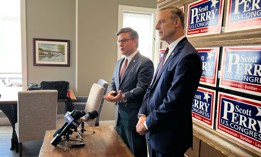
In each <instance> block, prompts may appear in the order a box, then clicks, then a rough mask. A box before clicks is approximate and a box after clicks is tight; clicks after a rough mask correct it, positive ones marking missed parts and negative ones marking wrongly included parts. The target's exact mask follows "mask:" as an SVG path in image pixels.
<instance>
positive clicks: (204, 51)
mask: <svg viewBox="0 0 261 157" xmlns="http://www.w3.org/2000/svg"><path fill="white" fill-rule="evenodd" d="M196 50H197V51H198V53H199V55H200V58H201V61H202V74H201V78H200V83H201V84H205V85H210V86H213V87H216V84H217V69H218V57H219V47H216V48H197V49H196Z"/></svg>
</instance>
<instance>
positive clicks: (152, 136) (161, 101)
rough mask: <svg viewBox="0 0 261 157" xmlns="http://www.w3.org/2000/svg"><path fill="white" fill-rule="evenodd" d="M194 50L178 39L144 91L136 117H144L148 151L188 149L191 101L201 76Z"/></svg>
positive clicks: (183, 40) (184, 40) (200, 68)
mask: <svg viewBox="0 0 261 157" xmlns="http://www.w3.org/2000/svg"><path fill="white" fill-rule="evenodd" d="M201 66H202V63H201V60H200V57H199V55H198V53H197V51H196V50H195V48H194V47H193V46H192V45H191V44H190V43H189V42H188V40H187V38H184V39H182V40H181V41H180V42H179V43H178V44H177V46H176V47H175V49H174V50H173V52H172V53H171V54H170V56H169V58H168V59H167V60H166V62H165V64H164V65H163V67H162V70H161V72H160V73H159V75H158V77H156V78H155V80H154V81H153V82H152V84H151V85H150V87H149V88H148V90H147V92H146V94H145V96H144V100H143V104H142V106H141V108H140V111H139V114H145V115H146V116H147V119H146V124H147V127H148V130H149V132H148V133H147V134H146V138H147V139H148V140H149V143H150V145H151V147H152V149H154V150H156V151H160V152H172V151H173V152H174V151H177V150H181V149H182V150H185V149H188V148H189V147H190V146H191V145H192V140H193V135H192V131H193V130H192V115H191V108H192V101H193V98H194V95H195V92H196V90H197V87H198V84H199V79H200V76H201V73H202V67H201Z"/></svg>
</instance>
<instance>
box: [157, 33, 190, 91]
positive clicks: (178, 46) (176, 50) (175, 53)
mask: <svg viewBox="0 0 261 157" xmlns="http://www.w3.org/2000/svg"><path fill="white" fill-rule="evenodd" d="M185 41H187V38H184V39H182V40H181V41H180V42H179V43H178V45H177V46H176V47H175V48H174V50H173V51H172V52H171V54H170V56H169V58H168V59H167V60H166V62H165V63H164V65H163V67H162V69H161V71H160V72H159V74H158V76H157V77H156V78H155V80H154V81H153V84H152V88H153V87H154V86H155V84H157V82H158V80H159V78H160V76H161V75H162V72H163V71H164V70H165V69H166V68H167V67H168V65H169V64H171V63H172V62H171V60H173V59H174V58H175V56H177V54H178V53H179V52H180V49H181V48H182V47H183V46H184V44H185Z"/></svg>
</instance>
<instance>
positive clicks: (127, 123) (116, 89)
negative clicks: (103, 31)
mask: <svg viewBox="0 0 261 157" xmlns="http://www.w3.org/2000/svg"><path fill="white" fill-rule="evenodd" d="M117 36H118V46H119V49H120V51H121V53H122V55H124V58H122V59H120V60H118V61H117V63H116V65H115V68H114V73H113V77H112V82H111V85H110V88H111V90H110V92H109V93H108V94H107V95H106V96H104V99H106V100H108V101H110V102H116V114H115V124H116V130H117V132H118V133H119V135H120V136H121V137H122V139H123V141H124V142H125V143H126V144H127V146H128V147H129V148H130V150H131V151H132V152H133V154H134V155H135V156H136V157H147V147H146V140H145V136H144V135H140V134H138V133H137V132H136V129H135V126H136V124H137V122H138V117H137V114H138V111H139V108H140V106H141V103H142V100H143V96H144V94H145V92H146V90H147V88H148V86H149V84H150V82H151V79H152V77H153V72H154V67H153V63H152V61H151V60H150V59H148V58H147V57H145V56H142V55H141V54H140V52H139V51H138V49H137V48H138V41H139V37H138V33H137V32H136V31H135V30H133V29H131V28H129V27H127V28H122V29H120V30H119V31H118V33H117ZM125 69H126V70H125ZM124 71H125V72H124Z"/></svg>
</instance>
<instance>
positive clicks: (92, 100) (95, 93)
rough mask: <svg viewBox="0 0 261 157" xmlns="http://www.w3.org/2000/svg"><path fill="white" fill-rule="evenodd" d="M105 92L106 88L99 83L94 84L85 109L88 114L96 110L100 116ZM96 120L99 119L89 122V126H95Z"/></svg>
mask: <svg viewBox="0 0 261 157" xmlns="http://www.w3.org/2000/svg"><path fill="white" fill-rule="evenodd" d="M104 90H105V89H104V87H102V86H100V85H98V84H97V83H94V84H93V85H92V87H91V90H90V93H89V96H88V99H87V102H86V105H85V109H84V110H85V111H86V112H92V111H94V110H96V111H97V112H98V113H99V115H100V112H99V108H100V104H101V101H102V99H103V95H104ZM99 115H98V116H99ZM96 119H97V117H96V118H95V119H93V120H89V121H87V124H88V126H95V122H96Z"/></svg>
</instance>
